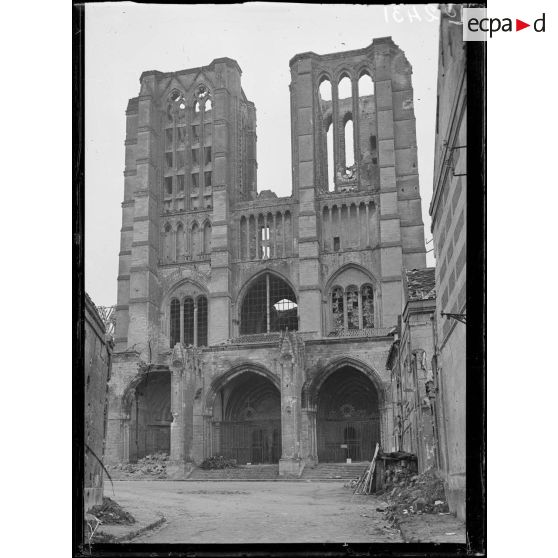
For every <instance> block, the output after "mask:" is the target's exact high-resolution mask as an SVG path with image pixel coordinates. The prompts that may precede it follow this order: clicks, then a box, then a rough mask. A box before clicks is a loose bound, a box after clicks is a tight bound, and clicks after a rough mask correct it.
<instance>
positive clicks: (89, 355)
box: [83, 294, 112, 511]
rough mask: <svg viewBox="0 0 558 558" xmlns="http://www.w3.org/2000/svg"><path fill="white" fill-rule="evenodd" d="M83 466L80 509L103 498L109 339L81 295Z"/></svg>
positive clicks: (87, 299) (95, 311)
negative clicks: (83, 337)
mask: <svg viewBox="0 0 558 558" xmlns="http://www.w3.org/2000/svg"><path fill="white" fill-rule="evenodd" d="M84 317H85V320H84V332H85V346H84V363H85V366H84V374H85V378H84V380H85V401H84V407H85V423H84V429H85V431H84V442H85V444H86V445H85V469H84V489H83V491H84V494H83V496H84V510H85V511H87V510H88V509H90V508H91V507H92V506H96V505H99V504H101V503H102V501H103V469H102V466H101V462H102V460H103V454H104V448H105V435H106V428H107V411H108V398H107V393H108V382H109V379H110V367H111V354H112V340H111V339H110V338H107V336H106V329H105V324H104V323H103V321H102V320H101V317H100V316H99V313H98V312H97V309H96V307H95V305H94V304H93V301H92V300H91V299H90V298H89V296H88V295H87V294H86V295H85V312H84Z"/></svg>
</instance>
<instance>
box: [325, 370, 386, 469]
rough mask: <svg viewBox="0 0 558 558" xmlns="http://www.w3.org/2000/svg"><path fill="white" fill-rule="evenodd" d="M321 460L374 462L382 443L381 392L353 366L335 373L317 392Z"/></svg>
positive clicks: (329, 376)
mask: <svg viewBox="0 0 558 558" xmlns="http://www.w3.org/2000/svg"><path fill="white" fill-rule="evenodd" d="M316 430H317V432H316V434H317V446H318V447H317V450H318V461H320V462H322V463H323V462H326V463H327V462H330V463H331V462H333V463H335V462H337V463H339V462H343V461H345V460H346V459H347V458H351V459H352V460H353V461H368V460H370V459H372V456H373V454H374V448H375V446H376V442H380V412H379V398H378V392H377V390H376V387H375V385H374V383H373V382H372V380H371V379H370V378H369V377H368V376H367V375H366V374H364V373H363V372H361V371H360V370H358V369H357V368H355V367H354V366H351V365H344V366H342V367H340V368H338V369H337V370H336V371H335V372H332V373H331V374H330V375H328V377H327V378H326V379H325V380H324V381H323V383H322V384H321V386H320V388H319V391H318V393H317V416H316Z"/></svg>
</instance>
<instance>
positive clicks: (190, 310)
mask: <svg viewBox="0 0 558 558" xmlns="http://www.w3.org/2000/svg"><path fill="white" fill-rule="evenodd" d="M184 344H185V345H186V346H188V345H193V344H194V301H193V300H192V299H191V298H190V297H187V298H185V299H184Z"/></svg>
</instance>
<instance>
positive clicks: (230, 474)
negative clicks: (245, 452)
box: [188, 465, 279, 481]
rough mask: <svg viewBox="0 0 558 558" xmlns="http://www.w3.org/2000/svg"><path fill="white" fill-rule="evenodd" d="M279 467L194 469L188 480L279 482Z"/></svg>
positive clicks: (252, 466)
mask: <svg viewBox="0 0 558 558" xmlns="http://www.w3.org/2000/svg"><path fill="white" fill-rule="evenodd" d="M278 475H279V465H244V466H239V467H236V468H233V469H207V470H206V469H200V468H199V467H198V468H197V469H194V470H193V471H192V473H191V474H190V476H189V477H188V480H200V481H201V480H277V477H278Z"/></svg>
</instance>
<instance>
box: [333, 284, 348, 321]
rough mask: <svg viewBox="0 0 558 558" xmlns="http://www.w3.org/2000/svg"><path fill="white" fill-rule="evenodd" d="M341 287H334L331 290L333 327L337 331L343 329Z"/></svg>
mask: <svg viewBox="0 0 558 558" xmlns="http://www.w3.org/2000/svg"><path fill="white" fill-rule="evenodd" d="M343 307H344V306H343V289H342V288H341V287H335V288H334V289H333V290H332V292H331V312H332V314H333V328H334V329H335V330H336V331H337V330H340V329H343V326H344V320H345V319H344V317H343Z"/></svg>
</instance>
